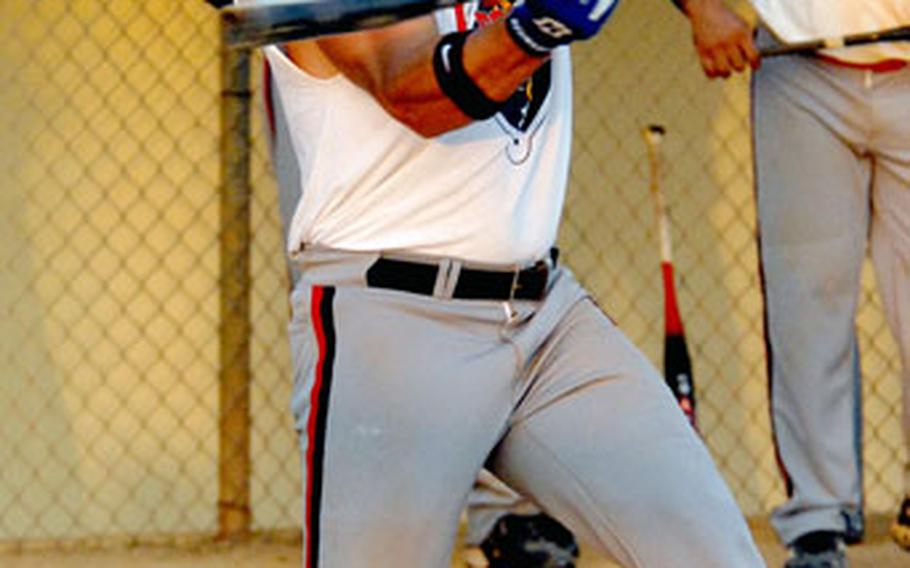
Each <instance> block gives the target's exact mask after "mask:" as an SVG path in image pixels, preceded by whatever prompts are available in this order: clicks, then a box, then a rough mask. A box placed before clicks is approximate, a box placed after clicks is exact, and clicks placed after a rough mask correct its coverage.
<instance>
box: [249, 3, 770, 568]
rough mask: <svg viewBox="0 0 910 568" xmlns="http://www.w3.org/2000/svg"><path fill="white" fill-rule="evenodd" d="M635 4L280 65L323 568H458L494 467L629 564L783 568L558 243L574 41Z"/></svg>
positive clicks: (309, 47)
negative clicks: (462, 524) (293, 182)
mask: <svg viewBox="0 0 910 568" xmlns="http://www.w3.org/2000/svg"><path fill="white" fill-rule="evenodd" d="M613 7H614V6H613V2H612V1H610V0H598V1H596V2H594V1H590V0H527V1H526V2H525V3H524V4H522V5H520V6H519V7H517V8H514V9H510V8H509V7H507V6H506V7H504V8H501V7H499V6H490V5H484V6H483V8H484V9H483V10H480V11H478V10H477V5H476V4H474V3H465V4H462V5H459V6H458V7H456V8H453V9H449V10H442V11H440V12H438V13H436V14H434V15H432V16H428V17H423V18H417V19H414V20H411V21H408V22H405V23H403V24H399V25H395V26H392V27H388V28H384V29H380V30H375V31H370V32H362V33H356V34H346V35H340V36H334V37H326V38H321V39H316V40H311V41H305V42H298V43H293V44H288V45H287V46H286V48H287V49H286V51H283V50H281V49H278V48H275V47H270V48H266V50H265V53H266V57H267V58H268V61H269V63H270V66H271V69H272V72H273V73H274V77H275V85H276V87H277V94H278V96H279V97H280V99H281V102H282V106H283V112H284V114H285V117H286V119H287V123H288V128H289V133H290V137H291V143H292V146H293V149H294V152H295V154H296V157H297V163H298V166H299V169H300V174H301V187H302V192H301V198H300V202H299V204H298V207H297V210H296V212H295V215H294V218H293V220H292V223H291V228H290V232H289V239H288V241H289V253H290V255H291V258H292V260H293V262H295V263H296V266H297V268H298V269H299V271H300V276H299V278H298V281H297V285H296V287H295V289H294V291H293V293H292V294H291V305H292V309H293V312H294V315H293V320H292V323H291V327H290V330H291V346H292V356H293V359H294V375H295V386H294V394H293V400H292V408H293V411H294V415H295V420H296V426H297V428H298V431H299V434H300V445H301V451H302V454H303V464H304V471H303V483H304V491H303V494H304V515H303V524H304V560H305V563H306V566H308V567H310V568H315V567H317V566H318V567H329V568H366V567H369V568H382V567H386V566H389V567H395V568H399V567H402V566H408V567H412V566H413V567H420V568H430V567H436V568H443V567H448V566H449V562H450V557H451V552H452V545H453V542H454V539H455V533H456V530H457V526H458V522H459V516H460V513H461V510H462V507H463V505H464V503H465V500H466V498H467V496H468V494H469V492H470V490H471V487H472V485H473V483H474V481H475V479H476V477H477V474H478V472H479V471H480V470H481V468H482V467H483V466H484V465H486V466H488V467H489V469H490V470H491V471H492V472H493V473H495V474H496V475H497V476H498V477H500V478H501V479H503V480H504V481H505V482H507V483H508V484H509V486H511V487H514V488H515V489H517V490H518V491H520V492H521V493H522V494H524V495H527V496H528V497H530V498H531V499H533V501H534V502H535V503H536V504H538V505H539V506H540V507H541V508H542V509H543V510H545V511H546V512H547V513H548V514H551V515H552V516H553V517H555V518H558V519H559V520H560V521H561V522H563V523H564V524H565V525H566V526H568V527H569V528H571V529H572V530H573V531H574V532H575V533H576V534H578V535H579V537H580V539H581V540H583V541H585V542H588V543H590V544H591V545H592V546H593V547H594V548H595V549H596V550H598V551H599V552H600V553H602V554H604V555H607V556H610V557H613V558H615V559H617V560H619V561H620V562H621V563H622V564H624V565H629V566H647V567H654V568H663V567H666V566H674V567H686V566H691V567H698V568H710V567H723V568H729V567H731V566H736V567H738V568H749V567H757V566H762V565H763V562H762V560H761V557H760V556H759V554H758V551H757V549H756V547H755V545H754V543H753V542H752V539H751V535H750V534H749V531H748V527H747V526H746V524H745V522H744V519H743V517H742V515H741V513H740V511H739V510H738V508H737V506H736V503H735V502H734V500H733V497H732V495H731V494H730V492H729V490H728V489H727V487H726V486H725V484H724V482H723V480H722V478H721V477H720V475H719V474H718V472H717V470H716V469H715V467H714V464H713V462H712V461H711V458H710V456H709V455H708V452H707V451H706V449H705V447H704V446H703V445H702V443H701V441H700V440H699V438H698V436H697V435H696V434H695V433H694V431H693V430H692V428H691V427H690V426H689V424H688V422H687V421H686V419H685V417H684V416H683V414H682V413H681V411H680V410H679V408H678V407H677V405H676V403H675V400H674V399H673V397H672V395H671V394H670V392H669V391H668V390H667V388H666V387H665V385H664V383H663V380H662V379H661V377H660V375H659V374H658V372H657V371H656V369H654V368H653V366H652V365H651V364H650V363H649V362H648V361H647V359H646V358H645V357H644V355H643V354H642V353H641V352H640V351H639V350H638V349H636V348H635V347H634V346H633V345H632V344H631V343H630V342H629V341H628V340H627V339H626V338H625V336H624V335H623V334H622V333H621V332H620V330H619V329H618V328H617V327H616V326H615V325H614V324H613V323H612V322H611V321H610V320H609V318H607V317H606V316H605V315H604V314H603V313H602V312H601V311H600V310H599V309H598V308H597V306H596V304H595V303H594V302H593V300H592V299H591V298H590V296H589V295H588V293H587V292H586V291H585V290H584V289H583V288H582V287H581V286H580V285H579V284H578V282H577V281H576V280H575V279H574V277H573V275H572V274H571V272H570V271H569V270H568V269H566V268H565V267H563V266H562V265H560V264H559V263H558V260H557V254H556V252H555V249H554V248H553V245H554V242H555V238H556V233H557V229H558V223H559V218H560V215H561V211H562V204H563V198H564V194H565V189H566V181H567V174H568V164H569V150H570V148H569V146H570V141H571V124H572V120H571V118H572V117H571V74H570V68H569V53H568V49H567V48H566V46H567V44H569V43H570V42H572V41H575V40H579V39H585V38H588V37H591V36H592V35H594V34H595V33H596V32H597V31H598V30H599V29H600V27H601V26H602V25H603V23H604V22H605V21H606V20H607V18H608V17H609V15H610V13H611V11H612V9H613ZM478 22H483V23H484V24H485V25H482V26H477V27H475V23H478ZM655 535H659V538H655Z"/></svg>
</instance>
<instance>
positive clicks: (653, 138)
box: [645, 124, 667, 144]
mask: <svg viewBox="0 0 910 568" xmlns="http://www.w3.org/2000/svg"><path fill="white" fill-rule="evenodd" d="M666 133H667V130H666V129H665V128H664V127H663V126H661V125H659V124H649V125H648V127H647V128H645V138H646V139H647V141H648V143H649V144H658V143H659V142H660V141H661V139H662V138H663V137H664V134H666Z"/></svg>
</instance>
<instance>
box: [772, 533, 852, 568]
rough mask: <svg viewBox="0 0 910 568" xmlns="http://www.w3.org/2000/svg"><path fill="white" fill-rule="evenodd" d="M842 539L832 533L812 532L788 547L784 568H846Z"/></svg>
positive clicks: (845, 555)
mask: <svg viewBox="0 0 910 568" xmlns="http://www.w3.org/2000/svg"><path fill="white" fill-rule="evenodd" d="M845 550H846V545H845V544H844V537H843V535H841V534H840V533H837V532H833V531H813V532H810V533H806V534H804V535H803V536H801V537H799V538H798V539H796V540H795V541H794V542H793V544H792V545H791V546H790V558H789V559H788V560H787V562H786V563H785V564H784V568H847V566H848V564H847V554H846V552H845Z"/></svg>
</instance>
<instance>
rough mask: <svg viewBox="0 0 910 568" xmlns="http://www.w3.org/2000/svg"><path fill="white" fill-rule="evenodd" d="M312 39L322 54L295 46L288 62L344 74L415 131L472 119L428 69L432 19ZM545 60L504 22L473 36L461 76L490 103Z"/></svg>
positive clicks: (427, 132)
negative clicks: (513, 36)
mask: <svg viewBox="0 0 910 568" xmlns="http://www.w3.org/2000/svg"><path fill="white" fill-rule="evenodd" d="M314 41H315V45H316V46H317V47H318V52H319V57H314V55H313V49H312V45H313V44H310V46H306V45H299V44H298V45H294V44H292V45H291V46H289V52H290V54H291V57H292V58H293V59H295V61H296V62H297V63H298V64H299V65H301V66H302V67H304V68H305V69H306V68H307V66H308V65H309V66H312V65H314V60H318V59H319V58H320V57H321V58H322V61H321V62H320V61H315V63H316V64H319V63H322V64H323V67H324V68H325V67H329V68H330V69H331V68H334V69H335V70H337V72H340V73H343V74H344V75H345V76H346V77H347V78H349V79H350V80H351V81H353V82H354V83H355V84H357V85H359V86H360V87H362V88H363V89H365V90H366V91H367V92H369V93H370V94H371V95H372V96H373V98H375V99H376V101H377V102H378V103H379V104H380V105H382V107H383V108H384V109H385V110H386V111H387V112H388V113H389V114H391V115H392V116H393V117H395V118H396V119H397V120H399V121H400V122H402V123H403V124H405V125H407V126H408V127H410V128H411V129H413V130H414V131H416V132H418V133H419V134H421V135H423V136H435V135H438V134H441V133H444V132H447V131H449V130H454V129H456V128H459V127H461V126H464V125H466V124H468V123H469V122H470V121H471V119H470V118H469V117H468V116H466V115H465V114H463V113H462V112H461V111H460V110H459V109H458V107H457V106H456V105H455V104H454V103H453V102H452V101H451V99H449V98H448V97H447V96H446V95H445V94H444V93H443V92H442V91H441V90H440V87H439V84H438V82H437V79H436V76H435V73H434V70H433V53H434V50H435V48H436V44H437V42H438V41H439V33H438V31H437V29H436V25H435V23H434V21H433V18H432V17H431V16H427V17H423V18H417V19H415V20H411V21H408V22H404V23H401V24H398V25H395V26H390V27H388V28H382V29H378V30H374V31H368V32H361V33H356V34H346V35H341V36H334V37H329V38H325V39H320V40H314ZM308 43H309V42H308ZM545 60H546V59H545V58H540V57H532V56H530V55H528V54H527V53H525V52H524V51H522V50H521V49H520V48H519V47H518V46H517V45H516V44H515V43H514V42H513V41H512V39H511V37H510V36H509V34H508V32H507V31H506V29H505V27H504V23H503V22H502V21H500V22H497V23H495V24H492V25H489V26H486V27H484V28H481V29H478V30H476V31H474V32H473V33H471V34H470V35H469V36H468V38H467V41H466V43H465V47H464V59H463V61H464V68H465V71H466V72H467V74H468V75H469V76H470V77H471V78H472V79H473V80H474V81H475V83H476V84H477V86H478V87H479V88H480V89H481V90H482V91H483V92H484V94H485V95H486V96H487V97H488V98H490V99H491V100H493V101H504V100H506V99H507V98H509V96H511V94H512V93H513V92H514V91H515V89H517V88H518V86H519V85H520V84H521V83H522V82H523V81H524V80H525V79H526V78H527V77H529V76H530V75H531V74H532V73H533V72H534V70H536V69H537V68H538V67H539V66H540V65H541V64H542V63H543V62H544V61H545Z"/></svg>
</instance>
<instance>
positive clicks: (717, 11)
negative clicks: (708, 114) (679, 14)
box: [680, 0, 760, 78]
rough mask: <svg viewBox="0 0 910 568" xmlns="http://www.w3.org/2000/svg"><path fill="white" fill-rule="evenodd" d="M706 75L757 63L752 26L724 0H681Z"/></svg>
mask: <svg viewBox="0 0 910 568" xmlns="http://www.w3.org/2000/svg"><path fill="white" fill-rule="evenodd" d="M680 5H681V7H682V9H683V11H684V12H685V13H686V15H687V16H688V17H689V22H690V24H691V27H692V41H693V43H694V44H695V51H696V52H697V54H698V59H699V63H701V67H702V69H703V70H704V72H705V75H707V76H708V77H711V78H715V77H729V76H730V75H731V74H732V73H734V72H741V71H744V70H746V68H748V67H751V68H752V69H757V68H758V66H759V63H760V56H759V53H758V49H757V48H756V47H755V42H754V40H753V34H752V28H751V27H750V26H749V24H747V23H746V22H745V21H744V20H743V19H742V18H741V17H739V15H737V14H736V13H735V12H734V11H733V10H731V9H730V8H728V7H727V5H726V4H725V3H724V0H681V2H680Z"/></svg>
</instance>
